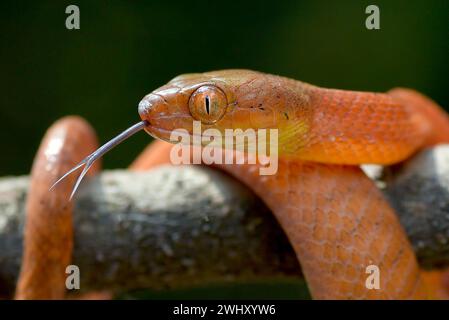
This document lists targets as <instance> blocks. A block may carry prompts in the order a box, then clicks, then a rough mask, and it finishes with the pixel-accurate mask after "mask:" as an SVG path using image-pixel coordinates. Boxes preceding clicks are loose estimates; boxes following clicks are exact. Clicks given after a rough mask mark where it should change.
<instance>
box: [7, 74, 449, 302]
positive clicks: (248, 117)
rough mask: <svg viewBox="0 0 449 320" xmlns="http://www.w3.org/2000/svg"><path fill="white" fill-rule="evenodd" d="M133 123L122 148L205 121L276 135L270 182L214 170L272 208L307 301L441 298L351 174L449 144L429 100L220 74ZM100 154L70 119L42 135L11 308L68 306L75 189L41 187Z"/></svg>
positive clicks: (188, 80)
mask: <svg viewBox="0 0 449 320" xmlns="http://www.w3.org/2000/svg"><path fill="white" fill-rule="evenodd" d="M139 114H140V116H141V118H142V120H143V121H142V122H141V123H140V124H139V125H136V126H137V127H136V126H134V129H132V128H131V129H132V130H131V131H133V132H131V133H130V134H127V135H126V136H125V137H121V138H120V139H119V140H120V141H119V142H121V141H122V140H123V139H124V138H126V137H127V136H129V135H131V134H133V133H135V132H136V131H139V130H140V129H145V131H147V132H148V133H149V134H151V135H152V136H154V137H156V138H160V139H162V140H168V139H169V134H170V133H171V132H172V131H173V130H175V129H179V128H183V129H186V130H187V131H189V132H190V133H191V132H192V123H193V121H192V120H199V121H201V122H202V124H203V130H205V129H207V128H215V129H218V130H219V131H220V132H224V130H225V129H227V128H228V129H229V128H230V129H238V128H239V129H243V130H245V129H247V128H253V129H270V128H276V129H278V131H279V145H278V147H279V148H278V152H279V167H278V171H277V173H276V174H275V175H269V176H261V175H259V171H258V170H257V169H258V167H259V164H229V165H217V166H218V167H220V168H221V169H223V170H225V171H227V172H229V173H230V174H232V175H233V176H235V177H236V178H237V179H239V180H241V181H243V182H244V183H245V184H247V185H248V186H249V187H250V188H251V189H253V190H254V191H255V192H256V194H257V195H258V196H259V197H260V198H261V199H262V200H263V201H264V202H265V203H266V204H267V205H268V206H269V207H270V209H271V210H272V212H273V213H274V215H275V216H276V218H277V219H278V221H279V222H280V224H281V226H282V228H283V230H284V231H285V232H286V234H287V236H288V238H289V240H290V242H291V243H292V245H293V248H294V250H295V252H296V254H297V257H298V259H299V261H300V264H301V267H302V270H303V273H304V275H305V278H306V281H307V283H308V286H309V289H310V291H311V294H312V296H313V298H315V299H414V298H418V299H420V298H444V297H446V296H445V295H444V292H443V289H442V284H441V279H440V278H439V274H435V273H432V274H429V273H426V272H424V271H422V270H420V268H419V266H418V263H417V260H416V257H415V255H414V253H413V250H412V248H411V246H410V243H409V242H408V240H407V237H406V235H405V233H404V231H403V229H402V227H401V225H400V224H399V221H398V219H397V217H396V215H395V213H394V212H393V210H392V209H391V208H390V206H389V205H388V203H387V202H386V200H384V198H383V197H382V195H381V193H380V191H379V190H378V189H377V188H376V187H375V185H374V184H373V182H372V181H371V180H370V179H369V178H367V177H366V176H365V175H364V174H363V172H362V171H361V169H360V168H359V167H358V165H360V164H365V163H377V164H385V165H388V164H393V163H397V162H400V161H402V160H404V159H406V158H408V157H409V156H411V155H412V154H413V153H414V152H416V151H417V150H419V149H421V148H423V147H425V146H430V145H434V144H437V143H444V142H449V117H448V116H447V114H445V113H444V112H443V111H442V109H440V108H439V107H438V106H437V105H436V104H435V103H434V102H433V101H431V100H430V99H428V98H426V97H424V96H423V95H421V94H419V93H417V92H415V91H412V90H409V89H393V90H391V91H389V92H387V93H385V94H382V93H370V92H354V91H343V90H335V89H324V88H319V87H316V86H312V85H309V84H306V83H303V82H299V81H295V80H291V79H288V78H284V77H279V76H274V75H269V74H264V73H259V72H254V71H249V70H225V71H215V72H208V73H201V74H186V75H181V76H179V77H176V78H174V79H173V80H171V81H170V82H169V83H168V84H166V85H165V86H163V87H161V88H159V89H157V90H155V91H153V92H152V93H151V94H149V95H147V96H146V97H144V99H143V100H142V101H141V103H140V104H139ZM114 145H115V143H114ZM96 146H97V141H96V137H95V134H94V133H93V131H92V129H91V128H90V127H89V125H88V124H86V123H85V122H84V121H83V120H82V119H80V118H77V117H67V118H65V119H62V120H60V121H59V122H57V123H56V124H55V125H54V126H53V127H52V128H51V129H49V131H48V132H47V134H46V137H45V138H44V141H43V142H42V144H41V147H40V149H39V152H38V154H37V156H36V159H35V163H34V166H33V170H32V180H31V186H30V192H29V196H28V199H27V223H26V229H25V250H24V257H23V264H22V269H21V274H20V278H19V283H18V287H17V291H16V298H22V299H26V298H62V297H63V296H64V290H65V287H64V277H65V273H64V270H65V267H66V266H67V265H68V264H70V254H71V248H72V246H73V244H72V225H71V223H72V221H71V209H72V204H71V202H69V201H68V198H69V196H70V192H71V189H72V186H73V184H74V179H73V178H72V177H71V176H70V177H68V178H67V179H66V180H64V181H62V182H60V183H59V184H58V185H57V186H56V187H55V190H53V191H52V192H48V188H49V187H50V186H51V185H52V184H53V182H55V180H56V179H57V178H59V177H60V176H61V175H62V174H63V173H64V172H66V171H67V170H68V169H70V168H71V167H73V166H74V165H76V164H77V163H78V162H79V161H80V160H81V158H82V157H83V156H85V155H86V154H87V153H89V152H92V151H93V150H94V149H95V148H96ZM112 147H113V145H110V146H108V147H107V148H106V149H107V150H109V149H110V148H112ZM170 148H171V145H170V144H168V143H166V142H163V141H156V142H155V143H153V144H151V145H150V146H149V147H148V148H147V149H146V150H145V151H144V152H143V153H142V155H141V156H139V157H138V159H136V161H135V162H134V163H133V164H132V165H131V170H146V169H148V168H150V167H153V166H156V165H158V164H161V163H167V162H169V152H170ZM107 150H106V151H107ZM100 151H101V152H100V154H98V152H97V154H96V156H95V157H94V158H93V160H92V159H90V160H89V159H87V160H86V159H85V161H84V162H81V164H86V170H85V172H87V169H89V167H90V165H91V164H92V163H93V161H94V160H95V159H96V158H98V157H99V155H102V154H103V153H104V152H105V151H102V150H101V149H100ZM91 160H92V161H91ZM77 168H78V166H77ZM97 171H98V167H95V168H93V170H91V171H90V173H94V172H97ZM70 172H71V171H70ZM65 177H66V176H64V178H65ZM50 221H51V222H50ZM242 245H244V244H242ZM373 264H374V265H377V266H378V267H379V270H380V275H381V276H380V289H378V290H376V289H374V290H370V289H367V288H366V287H365V280H366V278H367V276H368V275H367V274H366V272H365V268H366V267H367V266H368V265H373Z"/></svg>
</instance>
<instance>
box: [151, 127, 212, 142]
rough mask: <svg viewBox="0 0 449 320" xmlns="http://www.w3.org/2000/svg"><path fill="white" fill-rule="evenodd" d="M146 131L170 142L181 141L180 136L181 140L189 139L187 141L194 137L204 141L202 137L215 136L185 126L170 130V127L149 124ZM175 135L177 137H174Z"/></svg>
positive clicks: (209, 137) (156, 137)
mask: <svg viewBox="0 0 449 320" xmlns="http://www.w3.org/2000/svg"><path fill="white" fill-rule="evenodd" d="M145 131H146V132H147V133H148V134H149V135H150V136H152V137H153V138H155V139H160V140H164V141H166V142H170V143H178V142H180V141H179V139H178V138H181V140H187V141H191V139H193V138H198V139H200V140H199V141H202V139H211V138H213V136H211V135H204V134H202V135H198V134H193V133H190V132H188V130H186V129H183V128H179V129H173V130H168V129H162V128H158V127H155V126H152V125H151V124H148V125H147V126H146V127H145ZM173 136H174V137H175V138H172V137H173Z"/></svg>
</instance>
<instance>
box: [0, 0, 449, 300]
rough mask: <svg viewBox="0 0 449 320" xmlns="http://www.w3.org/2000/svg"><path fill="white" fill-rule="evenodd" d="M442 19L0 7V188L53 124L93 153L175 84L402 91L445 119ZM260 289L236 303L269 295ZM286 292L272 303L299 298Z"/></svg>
mask: <svg viewBox="0 0 449 320" xmlns="http://www.w3.org/2000/svg"><path fill="white" fill-rule="evenodd" d="M69 4H76V5H78V6H79V8H80V12H81V15H80V16H81V29H80V30H67V29H66V28H65V20H66V17H67V14H66V13H65V8H66V6H67V5H69ZM369 4H376V5H378V6H379V7H380V20H381V29H380V30H367V29H366V28H365V19H366V17H367V14H365V8H366V6H367V5H369ZM448 18H449V1H446V0H441V1H391V0H388V1H378V0H376V1H292V2H284V1H275V2H265V1H257V2H245V1H214V2H195V1H173V0H170V1H168V0H167V1H158V2H156V1H128V2H125V1H95V2H94V1H78V0H73V1H70V2H68V1H2V2H1V4H0V23H1V24H0V28H1V29H0V34H1V44H0V46H1V47H0V61H1V62H0V63H1V71H0V75H1V76H0V90H1V92H0V120H1V125H0V132H1V139H0V155H1V156H0V176H4V175H17V174H26V173H28V172H29V170H30V167H31V163H32V160H33V157H34V153H35V152H36V150H37V147H38V145H39V142H40V139H41V137H42V136H43V134H44V132H45V130H46V128H47V127H48V126H50V125H51V124H52V122H54V121H55V120H56V119H58V118H60V117H62V116H65V115H69V114H78V115H81V116H83V117H85V118H86V119H87V120H88V121H89V122H90V123H91V124H92V125H93V126H94V127H95V128H96V130H97V132H98V135H99V138H100V141H102V142H104V141H106V140H107V139H109V138H111V137H112V136H114V135H115V134H117V133H118V132H120V131H121V130H123V129H125V128H127V127H129V126H130V125H131V124H133V123H135V122H137V121H138V120H139V117H138V114H137V104H138V102H139V100H140V99H141V98H142V97H143V96H144V95H145V94H147V93H149V92H150V91H152V90H153V89H155V88H157V87H159V86H161V85H163V84H164V83H165V82H167V81H168V80H170V79H171V78H173V77H174V76H176V75H178V74H181V73H186V72H200V71H210V70H214V69H224V68H249V69H255V70H259V71H265V72H269V73H275V74H280V75H284V76H288V77H292V78H295V79H298V80H302V81H305V82H310V83H313V84H316V85H320V86H327V87H334V88H341V89H352V90H368V91H385V90H388V89H390V88H392V87H395V86H406V87H411V88H414V89H417V90H419V91H422V92H423V93H425V94H427V95H429V96H430V97H432V98H433V99H435V100H436V101H437V102H438V103H439V104H440V105H442V106H443V107H446V108H447V107H448V100H449V91H448V74H449V72H448V71H449V64H448V60H447V55H448V52H449V44H448V35H449V32H448V31H449V28H448V21H449V19H448ZM149 141H150V137H149V136H147V135H145V134H144V133H141V134H138V135H137V136H135V137H134V138H132V139H130V140H129V141H127V142H126V143H124V144H123V145H121V146H120V147H119V148H117V149H116V150H114V152H111V153H109V154H108V155H107V156H106V157H105V159H104V164H105V165H104V166H105V167H106V168H116V167H125V166H127V165H128V164H129V163H130V162H131V161H132V159H133V158H135V156H136V155H137V154H138V153H139V151H140V150H141V149H142V148H143V147H144V146H145V145H146V143H148V142H149ZM264 288H265V289H260V288H259V289H256V290H253V291H250V292H251V293H248V295H249V296H251V297H257V293H258V292H259V293H260V292H261V291H262V292H264V294H265V296H270V294H271V295H274V296H276V295H278V293H275V291H276V290H277V289H273V288H272V287H267V286H265V287H264ZM267 288H268V289H267ZM276 288H278V287H277V286H276ZM295 288H296V287H294V288H292V287H289V286H287V287H285V288H284V291H283V293H282V292H281V293H279V295H278V296H281V297H297V296H300V295H301V294H302V293H301V292H299V291H298V292H297V290H296V289H295ZM226 290H228V289H226ZM230 290H231V291H229V292H228V293H229V296H232V297H236V292H242V290H243V289H241V288H240V289H239V290H238V291H236V290H235V289H230ZM273 290H274V291H273ZM295 290H296V291H295ZM220 292H221V294H219V295H218V297H223V294H224V295H226V293H223V292H224V291H220ZM206 295H209V296H210V292H207V293H206ZM186 296H191V297H192V292H191V291H189V292H188V293H186ZM193 296H195V295H194V294H193ZM199 296H202V294H201V293H200V294H199ZM203 296H204V294H203Z"/></svg>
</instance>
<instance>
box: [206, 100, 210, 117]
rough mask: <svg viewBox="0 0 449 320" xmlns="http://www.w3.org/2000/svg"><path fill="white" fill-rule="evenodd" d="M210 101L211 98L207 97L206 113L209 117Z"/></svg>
mask: <svg viewBox="0 0 449 320" xmlns="http://www.w3.org/2000/svg"><path fill="white" fill-rule="evenodd" d="M209 108H210V99H209V96H206V112H207V114H208V115H210V109H209Z"/></svg>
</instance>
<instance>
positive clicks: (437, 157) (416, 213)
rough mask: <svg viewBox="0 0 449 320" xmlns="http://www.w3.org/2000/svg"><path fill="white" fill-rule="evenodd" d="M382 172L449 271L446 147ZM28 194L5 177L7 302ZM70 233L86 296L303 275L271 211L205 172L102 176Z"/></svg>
mask: <svg viewBox="0 0 449 320" xmlns="http://www.w3.org/2000/svg"><path fill="white" fill-rule="evenodd" d="M379 170H380V169H379V168H376V169H375V170H373V169H372V168H370V169H368V170H367V171H369V173H370V175H371V176H372V177H374V176H377V177H376V182H377V183H378V185H379V186H380V187H381V188H382V189H383V190H384V192H385V193H386V194H387V197H388V198H389V199H390V200H391V203H392V205H393V206H394V207H395V208H396V210H398V213H399V216H400V220H401V223H402V224H403V226H404V227H405V229H406V231H407V234H408V235H409V238H410V240H411V241H412V244H413V246H414V248H415V251H416V253H417V255H418V258H419V259H420V261H421V264H423V265H425V266H444V265H448V264H449V244H448V240H449V197H448V194H449V146H440V147H437V148H434V149H432V150H429V151H426V152H422V153H421V154H419V155H417V156H416V157H414V158H413V159H412V160H409V161H408V162H407V163H405V164H404V165H401V166H395V167H393V168H388V169H385V170H383V171H379ZM373 172H374V173H373ZM379 172H380V174H379ZM385 185H386V187H385ZM27 187H28V177H6V178H2V179H0V293H3V294H10V293H11V292H12V291H13V289H14V286H15V281H16V279H17V276H18V272H19V267H20V260H21V255H22V229H23V224H24V216H25V211H24V204H25V198H26V192H27ZM74 226H75V249H74V257H73V263H74V264H76V265H77V266H79V268H80V270H81V288H82V289H84V290H92V289H108V290H115V291H126V290H129V289H137V288H154V289H159V288H179V287H186V286H192V285H198V284H205V283H211V282H223V281H241V280H252V279H253V280H254V279H262V278H297V277H299V276H300V268H299V264H298V262H297V260H296V257H295V255H294V252H293V250H292V248H291V247H290V245H289V243H288V241H287V239H286V237H285V235H284V234H283V232H282V230H281V229H280V227H279V226H278V224H277V222H276V221H275V219H274V218H273V216H272V215H271V213H270V211H269V210H268V209H267V208H266V206H265V205H264V204H263V203H262V202H261V201H260V200H259V199H258V198H257V197H256V196H254V194H253V193H252V192H250V191H249V190H248V189H247V188H246V187H245V186H243V185H242V184H241V183H239V182H238V181H236V180H234V179H233V178H230V177H228V176H226V175H225V174H223V173H221V172H218V171H216V170H213V169H210V168H206V167H202V166H183V167H170V166H165V167H160V168H157V169H155V170H152V171H148V172H146V173H142V172H139V173H136V172H129V171H120V170H116V171H109V172H107V171H106V172H103V173H102V174H100V175H99V176H98V177H97V178H94V179H91V180H90V181H88V182H86V183H85V184H84V185H83V187H82V188H81V190H80V192H79V193H78V195H77V197H76V203H75V213H74Z"/></svg>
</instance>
